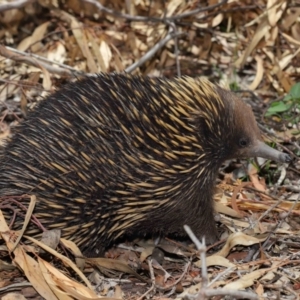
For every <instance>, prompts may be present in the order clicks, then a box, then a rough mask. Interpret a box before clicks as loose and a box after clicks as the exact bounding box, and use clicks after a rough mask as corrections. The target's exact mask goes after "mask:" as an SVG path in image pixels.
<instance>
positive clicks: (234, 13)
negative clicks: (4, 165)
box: [0, 0, 300, 300]
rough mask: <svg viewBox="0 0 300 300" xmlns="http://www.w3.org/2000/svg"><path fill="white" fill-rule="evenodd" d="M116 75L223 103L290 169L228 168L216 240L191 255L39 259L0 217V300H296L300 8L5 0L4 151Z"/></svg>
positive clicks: (0, 119)
mask: <svg viewBox="0 0 300 300" xmlns="http://www.w3.org/2000/svg"><path fill="white" fill-rule="evenodd" d="M122 71H126V72H129V73H133V74H141V75H147V76H164V77H174V76H183V75H189V76H193V77H195V76H206V77H208V78H209V79H210V80H211V81H213V82H214V83H216V84H219V85H221V86H223V87H226V88H229V89H231V90H232V91H233V92H236V93H237V94H238V95H239V96H240V97H241V98H242V99H243V100H245V101H246V102H247V103H248V104H250V105H251V106H252V108H253V111H254V113H255V116H256V118H257V121H258V123H259V126H260V129H261V130H262V132H263V134H264V139H265V141H266V142H267V143H269V144H270V145H272V146H273V147H275V148H277V149H279V150H281V151H284V152H286V153H289V154H290V155H291V157H292V158H293V161H292V162H291V163H288V164H281V165H280V164H277V163H275V162H270V161H266V160H263V159H257V160H248V161H240V160H232V161H230V162H228V164H226V165H225V166H224V167H223V168H222V169H221V170H220V176H219V178H218V182H217V189H216V193H215V197H214V200H215V202H216V212H217V217H216V218H217V219H218V230H219V233H220V240H219V241H218V242H217V243H216V244H214V245H209V247H206V248H205V245H204V246H203V245H200V246H199V247H200V249H199V250H195V249H196V248H195V246H194V243H192V242H190V240H188V239H187V241H186V242H181V241H176V240H170V239H168V240H162V241H161V242H160V244H159V245H158V246H157V247H156V248H155V245H154V242H153V240H151V239H150V240H147V241H140V240H139V241H136V242H135V243H132V242H128V243H126V244H122V245H116V246H115V247H114V248H112V249H110V250H108V251H107V253H106V255H105V256H106V257H105V258H99V259H95V260H92V259H88V258H87V259H85V258H81V259H80V258H76V259H75V258H74V257H75V256H76V254H78V251H79V250H78V249H76V247H75V246H74V245H69V244H68V243H67V241H62V243H63V244H64V247H58V248H57V249H56V250H53V249H52V250H51V249H49V248H47V247H46V246H43V248H44V249H47V251H49V252H50V253H51V255H40V254H39V252H37V251H36V250H35V249H36V248H28V246H26V245H25V244H24V243H23V241H24V240H25V239H26V238H25V237H23V238H22V239H21V241H20V242H19V243H18V245H17V246H14V244H13V243H12V242H11V241H10V240H9V238H8V236H11V235H13V234H15V233H14V232H13V231H12V230H10V229H9V228H8V227H7V225H6V223H5V220H4V218H3V216H2V215H1V214H0V234H1V235H0V236H2V238H3V240H5V241H6V245H5V246H4V243H3V244H2V245H0V257H1V260H0V262H1V264H0V295H1V299H6V300H7V299H43V298H44V299H99V298H98V297H100V296H101V297H102V299H174V298H176V299H300V296H299V294H300V292H299V289H300V267H299V265H300V253H299V249H300V237H299V230H300V221H299V214H300V203H299V198H300V176H299V174H300V163H299V153H300V142H299V137H300V130H299V125H300V1H297V0H291V1H288V0H257V1H252V0H241V1H235V0H231V1H228V0H227V1H224V0H222V1H217V0H208V1H198V0H190V1H180V0H165V1H158V0H153V1H150V0H135V1H130V0H129V1H121V0H116V1H106V0H102V1H97V0H65V1H61V0H39V1H33V0H0V145H1V147H3V146H4V144H5V139H6V138H8V137H10V136H11V135H13V133H14V128H15V126H16V125H17V124H19V123H20V122H22V119H23V118H24V117H26V115H27V113H28V111H29V110H30V109H32V108H33V107H34V106H35V104H36V103H38V102H39V101H40V100H41V99H42V98H43V97H45V96H46V95H48V94H49V93H51V92H53V91H54V90H56V89H59V88H60V87H61V86H62V85H63V84H65V83H67V82H69V81H74V80H77V79H78V78H79V77H81V76H83V75H86V74H87V75H89V74H93V73H98V72H122ZM0 163H1V162H0ZM0 196H1V195H0ZM33 201H34V199H33ZM61 229H62V230H63V228H61ZM37 243H38V242H36V244H35V245H36V247H37V246H38V244H37ZM39 245H40V244H39ZM66 245H67V246H66ZM40 246H41V245H40ZM66 248H68V249H69V250H70V251H69V250H65V249H66ZM154 248H155V251H154V252H153V249H154ZM8 249H9V250H8ZM66 252H67V253H66ZM99 270H100V272H99ZM103 297H104V298H103Z"/></svg>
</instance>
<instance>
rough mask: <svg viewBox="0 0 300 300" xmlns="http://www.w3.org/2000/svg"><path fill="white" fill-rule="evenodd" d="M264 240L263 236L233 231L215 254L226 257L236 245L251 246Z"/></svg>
mask: <svg viewBox="0 0 300 300" xmlns="http://www.w3.org/2000/svg"><path fill="white" fill-rule="evenodd" d="M264 240H265V238H262V239H258V238H255V237H253V236H249V235H246V234H244V233H242V232H235V233H232V234H231V235H230V236H229V237H228V239H227V241H226V244H225V245H224V246H223V248H222V249H221V250H220V251H219V252H217V253H216V255H220V256H223V257H226V256H227V255H228V254H229V252H230V249H232V248H233V247H235V246H237V245H243V246H251V245H254V244H258V243H260V242H262V241H264Z"/></svg>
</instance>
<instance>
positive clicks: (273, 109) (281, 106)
mask: <svg viewBox="0 0 300 300" xmlns="http://www.w3.org/2000/svg"><path fill="white" fill-rule="evenodd" d="M290 107H291V104H287V103H284V102H283V101H278V102H274V103H272V105H271V106H270V107H269V108H268V110H267V112H266V116H272V115H275V114H278V113H281V112H285V111H288V110H289V109H290Z"/></svg>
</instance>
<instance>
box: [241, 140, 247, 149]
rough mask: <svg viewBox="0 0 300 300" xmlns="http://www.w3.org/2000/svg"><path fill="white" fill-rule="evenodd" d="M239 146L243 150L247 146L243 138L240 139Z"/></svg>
mask: <svg viewBox="0 0 300 300" xmlns="http://www.w3.org/2000/svg"><path fill="white" fill-rule="evenodd" d="M239 145H240V147H243V148H244V147H246V146H247V145H248V140H247V139H245V138H241V139H240V140H239Z"/></svg>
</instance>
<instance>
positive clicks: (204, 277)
mask: <svg viewBox="0 0 300 300" xmlns="http://www.w3.org/2000/svg"><path fill="white" fill-rule="evenodd" d="M183 228H184V230H185V231H186V233H187V234H188V236H189V237H190V239H191V240H192V241H193V243H194V244H195V245H196V248H197V249H198V251H199V252H200V258H201V272H202V287H203V288H206V287H207V285H208V277H207V267H206V245H205V238H204V237H203V238H202V243H200V241H199V240H198V238H197V237H196V236H195V234H194V233H193V231H192V230H191V228H190V227H189V226H188V225H184V226H183Z"/></svg>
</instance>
